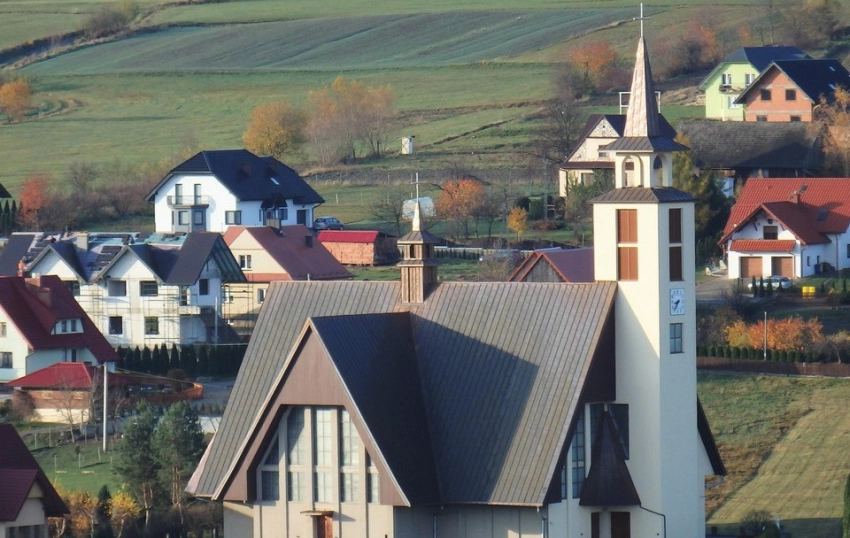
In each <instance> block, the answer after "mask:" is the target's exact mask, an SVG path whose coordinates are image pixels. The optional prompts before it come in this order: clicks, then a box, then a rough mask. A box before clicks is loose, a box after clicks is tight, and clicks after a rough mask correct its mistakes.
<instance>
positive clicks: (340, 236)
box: [319, 230, 380, 243]
mask: <svg viewBox="0 0 850 538" xmlns="http://www.w3.org/2000/svg"><path fill="white" fill-rule="evenodd" d="M379 235H380V232H378V231H375V230H322V231H321V232H319V241H321V242H322V243H374V242H375V241H377V240H378V236H379Z"/></svg>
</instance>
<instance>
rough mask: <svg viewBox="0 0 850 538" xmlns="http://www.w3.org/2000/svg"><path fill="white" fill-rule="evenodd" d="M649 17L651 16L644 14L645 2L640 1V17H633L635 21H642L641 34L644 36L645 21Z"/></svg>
mask: <svg viewBox="0 0 850 538" xmlns="http://www.w3.org/2000/svg"><path fill="white" fill-rule="evenodd" d="M647 19H649V17H644V16H643V2H641V3H640V17H634V18H632V20H633V21H640V36H641V37H643V21H645V20H647Z"/></svg>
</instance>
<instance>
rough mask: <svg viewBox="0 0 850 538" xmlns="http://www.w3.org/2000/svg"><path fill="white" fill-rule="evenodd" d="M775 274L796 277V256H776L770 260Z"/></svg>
mask: <svg viewBox="0 0 850 538" xmlns="http://www.w3.org/2000/svg"><path fill="white" fill-rule="evenodd" d="M770 267H771V269H772V271H773V272H772V273H771V274H773V275H778V276H787V277H788V278H794V258H792V257H791V256H774V257H773V258H772V259H771V260H770Z"/></svg>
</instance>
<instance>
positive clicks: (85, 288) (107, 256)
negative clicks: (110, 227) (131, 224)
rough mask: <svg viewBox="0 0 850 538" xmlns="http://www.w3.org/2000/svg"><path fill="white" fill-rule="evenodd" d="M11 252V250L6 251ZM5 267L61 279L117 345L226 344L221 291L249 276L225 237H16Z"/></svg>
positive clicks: (1, 260)
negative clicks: (231, 250)
mask: <svg viewBox="0 0 850 538" xmlns="http://www.w3.org/2000/svg"><path fill="white" fill-rule="evenodd" d="M9 247H11V248H9ZM9 247H7V250H8V254H9V256H10V257H12V259H6V255H7V252H6V251H4V252H3V255H2V257H0V267H3V268H6V269H9V268H11V266H12V265H14V263H13V262H14V261H15V260H14V258H18V256H20V255H21V252H22V251H24V252H25V254H23V256H22V257H19V258H18V263H20V262H23V265H22V267H21V268H20V270H21V271H23V272H26V273H27V274H42V275H56V276H58V277H59V278H60V279H61V280H62V281H63V282H64V283H65V284H66V286H67V287H68V289H69V290H71V292H72V294H73V295H74V296H75V297H76V299H77V302H78V303H79V304H80V305H81V306H82V307H83V309H84V310H85V311H86V312H87V313H88V315H89V316H90V317H91V319H92V320H93V322H94V323H95V325H96V326H97V327H98V329H99V330H100V331H101V332H102V333H103V334H104V336H105V337H106V339H107V340H108V341H109V343H110V344H111V345H113V346H154V345H160V344H166V345H172V344H195V343H214V342H225V341H228V339H235V335H234V334H232V331H229V328H228V327H227V325H226V324H225V323H224V321H223V319H222V318H221V315H220V314H221V313H220V307H221V298H222V290H223V287H224V286H225V285H227V284H229V283H240V282H245V277H244V275H243V274H242V271H241V270H240V269H239V266H238V264H237V262H236V260H235V259H234V258H233V255H232V254H231V253H230V250H229V249H228V248H227V245H226V244H225V243H224V240H223V239H222V237H221V235H219V234H217V233H211V232H206V233H205V232H193V233H189V234H151V235H148V236H143V235H141V234H73V235H69V236H65V235H64V234H57V235H53V236H51V235H49V234H15V235H13V236H12V238H11V239H10V244H9Z"/></svg>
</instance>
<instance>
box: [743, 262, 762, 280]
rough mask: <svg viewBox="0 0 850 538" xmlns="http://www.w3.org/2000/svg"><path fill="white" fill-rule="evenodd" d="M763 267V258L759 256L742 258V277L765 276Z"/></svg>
mask: <svg viewBox="0 0 850 538" xmlns="http://www.w3.org/2000/svg"><path fill="white" fill-rule="evenodd" d="M761 267H762V265H761V258H759V257H749V258H741V278H750V277H751V276H763V275H762V269H761Z"/></svg>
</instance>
